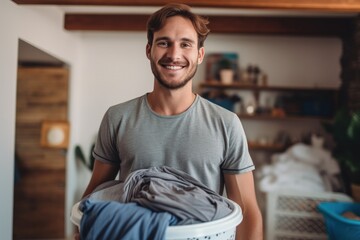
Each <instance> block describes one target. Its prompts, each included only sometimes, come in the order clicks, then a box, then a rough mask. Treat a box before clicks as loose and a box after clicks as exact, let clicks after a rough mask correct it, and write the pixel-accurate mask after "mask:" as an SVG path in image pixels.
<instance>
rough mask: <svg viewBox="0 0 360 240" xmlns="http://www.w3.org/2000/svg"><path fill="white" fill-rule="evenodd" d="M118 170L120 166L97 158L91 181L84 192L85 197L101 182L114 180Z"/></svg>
mask: <svg viewBox="0 0 360 240" xmlns="http://www.w3.org/2000/svg"><path fill="white" fill-rule="evenodd" d="M118 171H119V167H118V166H117V165H113V164H109V163H104V162H101V161H98V160H95V164H94V169H93V173H92V176H91V179H90V182H89V184H88V186H87V188H86V190H85V192H84V194H83V197H85V196H87V195H88V194H90V193H92V192H93V191H94V189H95V188H96V187H98V186H99V185H100V184H102V183H104V182H107V181H110V180H114V179H115V177H116V175H117V173H118Z"/></svg>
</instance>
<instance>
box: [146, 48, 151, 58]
mask: <svg viewBox="0 0 360 240" xmlns="http://www.w3.org/2000/svg"><path fill="white" fill-rule="evenodd" d="M150 53H151V46H150V44H146V57H147V58H148V59H150V56H151V54H150Z"/></svg>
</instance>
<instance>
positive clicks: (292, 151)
mask: <svg viewBox="0 0 360 240" xmlns="http://www.w3.org/2000/svg"><path fill="white" fill-rule="evenodd" d="M339 173H340V168H339V166H338V164H337V162H336V160H335V159H333V158H332V156H331V153H330V152H329V151H327V150H325V149H323V148H319V147H313V146H309V145H305V144H302V143H298V144H295V145H293V146H291V147H290V148H289V149H287V150H286V151H285V152H284V153H281V154H274V155H273V156H272V164H270V165H266V166H264V167H263V168H262V169H261V170H260V171H259V172H258V173H257V176H258V178H259V188H260V190H262V191H264V192H270V191H278V190H284V189H292V190H298V191H312V192H319V191H320V192H324V191H332V189H333V188H338V186H339V185H340V183H339V182H338V181H337V174H339Z"/></svg>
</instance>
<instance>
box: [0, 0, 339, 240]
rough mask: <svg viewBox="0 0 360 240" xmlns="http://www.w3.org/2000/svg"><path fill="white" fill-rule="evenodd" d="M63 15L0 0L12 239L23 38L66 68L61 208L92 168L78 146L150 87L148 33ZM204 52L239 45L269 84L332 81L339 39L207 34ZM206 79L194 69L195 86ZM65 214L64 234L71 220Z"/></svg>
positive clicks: (1, 154)
mask: <svg viewBox="0 0 360 240" xmlns="http://www.w3.org/2000/svg"><path fill="white" fill-rule="evenodd" d="M62 18H63V16H62V13H61V11H60V10H59V9H57V8H54V7H41V6H40V7H31V6H27V5H22V6H17V5H15V4H14V3H12V2H10V1H0V30H1V37H0V52H1V54H0V112H1V115H0V122H1V124H0V133H1V134H0V159H1V161H0V191H1V200H0V202H1V204H0V216H1V222H2V223H1V224H0V233H1V239H5V240H6V239H11V238H12V206H13V199H12V196H13V164H14V159H13V158H14V156H13V155H14V131H15V106H16V102H15V101H16V68H17V44H18V39H19V38H21V39H23V40H25V41H27V42H29V43H30V44H32V45H34V46H36V47H38V48H40V49H42V50H44V51H46V52H48V53H50V54H52V55H54V56H55V57H58V58H60V59H61V60H63V61H65V62H67V63H69V65H70V66H71V79H70V122H71V146H70V148H69V153H68V166H67V170H68V172H67V199H66V206H67V209H66V212H67V213H66V214H65V216H66V217H68V213H69V210H70V207H71V206H72V204H73V203H74V201H77V200H78V197H79V195H80V194H81V193H82V192H83V191H84V187H85V185H86V183H87V181H88V179H89V177H90V173H89V172H87V171H86V169H84V168H81V165H80V166H79V165H76V164H75V161H74V157H73V154H74V152H73V151H74V150H73V147H74V145H76V144H79V145H81V146H82V147H83V149H84V151H85V154H86V156H88V152H89V149H90V144H91V142H92V141H93V140H94V137H95V135H96V132H97V130H98V127H99V124H100V121H101V118H102V116H103V114H104V112H105V111H106V109H107V108H108V107H109V106H110V105H113V104H117V103H119V102H123V101H126V100H129V99H131V98H134V97H137V96H139V95H142V94H144V93H145V92H149V91H151V90H152V82H153V77H152V74H151V70H150V67H149V62H148V60H147V58H146V56H145V44H146V34H145V32H141V33H136V32H122V33H114V32H88V33H80V34H79V33H76V32H66V31H64V30H63V19H62ZM205 46H206V51H207V52H208V53H210V52H218V51H236V52H238V54H239V56H240V64H241V65H244V66H245V65H246V64H247V63H257V64H259V66H260V67H262V68H263V69H264V70H265V71H266V72H267V74H268V75H269V84H273V85H281V84H284V83H285V84H286V85H294V86H313V85H314V84H315V83H316V84H318V85H319V86H337V85H338V82H339V73H340V65H339V59H340V52H341V43H340V41H339V40H337V39H324V38H287V37H265V36H260V37H257V36H239V35H218V34H213V35H210V37H209V38H208V40H207V42H206V43H205ZM203 78H204V65H202V66H201V67H200V68H199V71H198V74H197V75H196V77H195V83H194V86H195V87H196V86H197V85H198V83H199V82H200V81H201V80H203ZM66 220H67V233H68V234H69V233H70V229H71V228H70V226H71V224H70V223H69V221H68V219H66Z"/></svg>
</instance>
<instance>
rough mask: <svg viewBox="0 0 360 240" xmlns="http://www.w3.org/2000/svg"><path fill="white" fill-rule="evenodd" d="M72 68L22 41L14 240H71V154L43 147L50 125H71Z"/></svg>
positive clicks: (18, 88) (19, 73) (17, 122)
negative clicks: (67, 226)
mask: <svg viewBox="0 0 360 240" xmlns="http://www.w3.org/2000/svg"><path fill="white" fill-rule="evenodd" d="M68 82H69V67H68V66H67V65H66V64H65V63H64V62H62V61H61V60H59V59H57V58H55V57H53V56H51V55H50V54H48V53H46V52H44V51H42V50H40V49H38V48H36V47H34V46H32V45H31V44H29V43H27V42H25V41H23V40H19V54H18V74H17V95H16V98H17V99H16V135H15V171H16V173H15V176H16V178H15V184H14V211H13V214H14V215H13V239H56V238H64V235H65V192H66V190H65V189H66V149H65V148H64V149H60V148H54V147H44V146H42V145H41V137H42V136H41V135H42V131H41V130H42V127H43V124H44V122H48V121H63V122H66V121H67V120H68Z"/></svg>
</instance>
